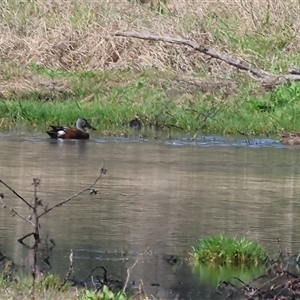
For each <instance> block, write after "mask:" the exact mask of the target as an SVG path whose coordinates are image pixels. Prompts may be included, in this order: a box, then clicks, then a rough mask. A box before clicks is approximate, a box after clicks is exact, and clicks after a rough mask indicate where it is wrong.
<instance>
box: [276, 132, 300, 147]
mask: <svg viewBox="0 0 300 300" xmlns="http://www.w3.org/2000/svg"><path fill="white" fill-rule="evenodd" d="M280 135H281V139H280V140H279V142H280V143H281V144H284V145H290V146H293V145H300V132H297V131H292V132H289V133H281V134H280Z"/></svg>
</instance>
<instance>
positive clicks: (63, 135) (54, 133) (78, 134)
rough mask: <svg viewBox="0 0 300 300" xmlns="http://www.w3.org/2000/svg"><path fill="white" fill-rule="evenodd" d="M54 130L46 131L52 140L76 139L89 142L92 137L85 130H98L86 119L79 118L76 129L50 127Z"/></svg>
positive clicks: (57, 126)
mask: <svg viewBox="0 0 300 300" xmlns="http://www.w3.org/2000/svg"><path fill="white" fill-rule="evenodd" d="M50 127H51V128H52V129H51V130H49V131H46V132H47V133H48V134H49V136H50V138H51V139H76V140H87V139H89V137H90V135H89V134H88V132H86V131H85V128H88V129H92V130H96V128H94V127H93V126H91V125H90V123H89V122H88V121H87V120H86V119H84V118H79V119H78V120H77V121H76V127H67V126H59V125H50Z"/></svg>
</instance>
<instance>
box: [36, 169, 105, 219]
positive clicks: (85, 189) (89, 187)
mask: <svg viewBox="0 0 300 300" xmlns="http://www.w3.org/2000/svg"><path fill="white" fill-rule="evenodd" d="M106 171H107V170H106V169H105V168H104V167H102V168H101V169H100V173H99V175H98V177H97V178H96V179H95V181H94V182H93V183H92V184H90V185H89V186H88V187H86V188H84V189H82V190H81V191H79V192H77V193H76V194H74V195H73V196H71V197H69V198H67V199H66V200H64V201H61V202H59V203H57V204H55V205H54V206H52V207H50V208H48V209H45V211H44V212H42V213H41V214H40V215H39V216H38V219H39V218H41V217H42V216H43V215H45V214H46V213H48V212H49V211H51V210H53V209H54V208H56V207H59V206H62V205H63V204H66V203H67V202H69V201H71V200H72V199H74V198H76V197H77V196H79V195H81V194H83V193H84V192H86V191H90V190H91V189H92V188H93V186H94V185H95V184H96V183H97V182H98V181H99V180H100V178H101V176H102V174H105V173H106Z"/></svg>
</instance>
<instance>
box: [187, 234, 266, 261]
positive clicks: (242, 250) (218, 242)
mask: <svg viewBox="0 0 300 300" xmlns="http://www.w3.org/2000/svg"><path fill="white" fill-rule="evenodd" d="M191 255H192V258H193V260H194V261H195V262H196V263H201V264H205V265H214V266H227V265H231V266H247V267H252V266H257V265H262V264H263V263H264V262H265V261H266V259H267V253H266V251H265V250H264V249H263V247H261V246H260V245H258V244H257V243H256V242H253V241H249V240H247V239H246V238H242V239H240V240H239V239H237V238H231V237H229V238H226V237H225V236H224V235H222V234H221V235H218V236H212V237H210V238H203V239H200V240H199V241H198V242H197V245H196V246H193V247H192V254H191Z"/></svg>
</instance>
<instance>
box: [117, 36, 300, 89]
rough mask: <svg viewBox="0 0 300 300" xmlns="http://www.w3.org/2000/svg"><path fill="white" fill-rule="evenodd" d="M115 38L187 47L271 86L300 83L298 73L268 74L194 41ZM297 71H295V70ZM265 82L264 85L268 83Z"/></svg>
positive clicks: (147, 37) (145, 37)
mask: <svg viewBox="0 0 300 300" xmlns="http://www.w3.org/2000/svg"><path fill="white" fill-rule="evenodd" d="M114 35H115V36H123V37H132V38H138V39H142V40H151V41H161V42H165V43H171V44H177V45H185V46H189V47H191V48H193V49H194V50H196V51H199V52H201V53H203V54H205V55H207V56H209V57H211V58H215V59H218V60H221V61H224V62H226V63H227V64H229V65H231V66H234V67H236V68H238V69H240V70H244V71H248V72H250V73H252V74H253V75H255V76H256V77H258V78H260V79H264V80H266V81H267V82H268V83H269V84H280V83H282V82H286V81H300V75H299V74H298V73H296V74H295V73H294V72H293V74H286V75H275V74H271V73H268V72H266V71H264V70H262V69H259V68H256V67H254V66H252V65H250V64H247V63H245V62H243V61H241V60H237V59H234V58H232V57H230V56H227V55H224V54H220V53H217V52H214V51H211V50H209V49H207V48H206V47H204V46H202V45H199V44H197V43H196V42H194V41H190V40H184V39H180V38H174V37H170V36H159V35H152V34H145V33H137V32H128V31H116V32H115V33H114ZM294 71H295V70H294ZM267 82H264V83H267Z"/></svg>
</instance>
